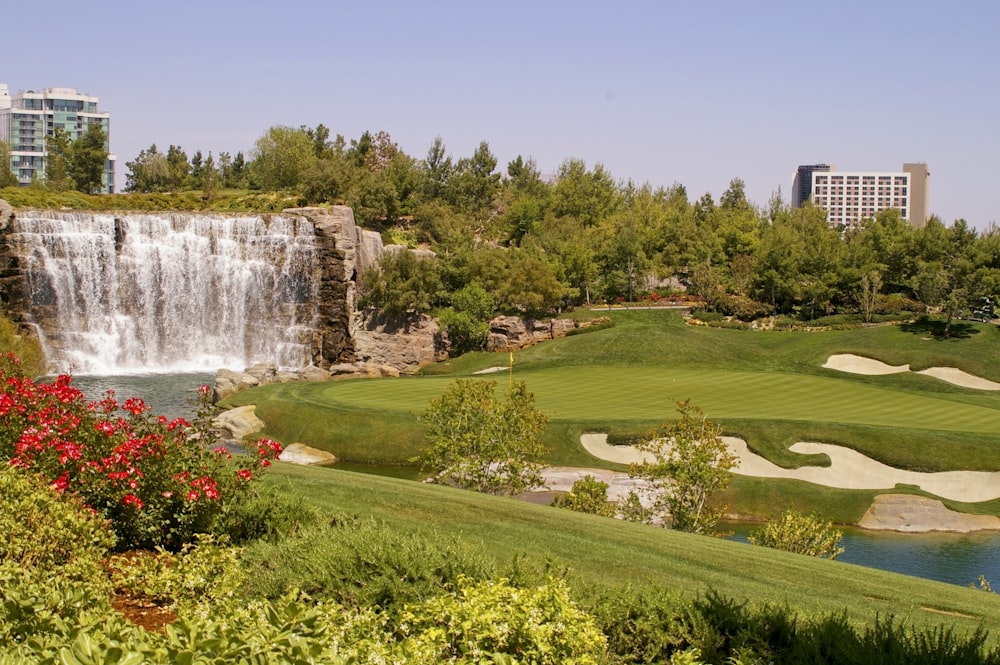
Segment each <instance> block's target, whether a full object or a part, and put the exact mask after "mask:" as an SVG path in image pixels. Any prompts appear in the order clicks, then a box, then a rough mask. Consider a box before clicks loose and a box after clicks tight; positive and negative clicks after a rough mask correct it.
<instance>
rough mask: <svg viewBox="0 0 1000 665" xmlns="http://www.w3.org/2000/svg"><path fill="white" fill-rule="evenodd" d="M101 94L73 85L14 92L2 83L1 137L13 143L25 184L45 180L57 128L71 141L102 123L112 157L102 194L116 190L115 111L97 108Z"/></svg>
mask: <svg viewBox="0 0 1000 665" xmlns="http://www.w3.org/2000/svg"><path fill="white" fill-rule="evenodd" d="M97 102H98V98H97V97H92V96H90V95H85V94H82V93H79V92H77V91H76V90H75V89H73V88H46V89H45V90H42V91H41V92H36V91H34V90H27V91H24V92H19V93H17V94H16V95H11V94H10V91H9V90H8V89H7V85H6V84H4V83H0V140H3V141H6V142H7V143H8V145H10V168H11V170H12V171H13V172H14V175H16V176H17V182H18V184H19V185H21V186H22V187H25V186H27V185H30V184H31V183H32V182H33V181H35V180H40V181H44V179H45V166H46V160H47V159H48V154H49V153H48V140H49V138H50V137H51V136H52V135H53V134H54V133H55V129H56V127H60V128H62V129H63V131H65V132H66V135H67V137H68V138H69V140H70V141H75V140H76V139H77V138H79V137H80V136H82V135H83V134H85V133H86V132H87V129H88V128H89V127H90V126H91V125H92V124H95V123H96V124H100V125H101V128H102V129H103V130H104V136H105V137H106V143H105V149H106V150H108V151H109V152H108V158H107V160H106V161H105V163H104V174H103V177H102V182H101V193H102V194H113V193H114V191H115V156H114V155H113V154H111V153H110V143H111V114H110V113H108V112H107V111H104V112H101V111H98V108H97Z"/></svg>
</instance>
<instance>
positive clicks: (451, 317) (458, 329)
mask: <svg viewBox="0 0 1000 665" xmlns="http://www.w3.org/2000/svg"><path fill="white" fill-rule="evenodd" d="M438 321H439V322H440V323H441V327H442V328H444V329H445V332H447V333H448V348H449V351H450V352H451V354H452V355H455V356H458V355H461V354H463V353H468V352H469V351H480V350H482V349H484V348H486V337H487V336H488V335H489V332H490V324H489V323H488V322H486V321H477V320H475V319H474V318H473V317H472V316H471V315H469V314H467V313H466V312H457V311H455V310H454V309H451V308H448V309H445V310H443V311H442V312H441V314H440V315H438Z"/></svg>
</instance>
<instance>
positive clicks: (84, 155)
mask: <svg viewBox="0 0 1000 665" xmlns="http://www.w3.org/2000/svg"><path fill="white" fill-rule="evenodd" d="M45 149H46V151H47V152H48V156H47V157H46V160H45V171H44V174H43V177H42V179H41V180H38V181H37V182H34V183H32V185H33V186H36V187H44V188H45V189H48V190H50V191H54V192H64V191H70V190H76V191H78V192H83V193H84V194H96V193H98V192H100V191H101V186H102V185H103V184H104V165H105V163H106V162H107V159H108V135H107V132H105V131H104V127H102V126H101V125H100V124H99V123H96V122H92V123H90V124H88V125H87V129H86V131H84V132H82V133H81V134H80V135H79V136H78V137H77V138H76V139H71V138H70V135H69V133H68V132H66V130H64V129H63V128H62V127H56V128H55V130H54V131H53V133H52V135H51V136H49V137H48V139H47V140H46V147H45ZM10 163H11V151H10V144H9V143H7V142H6V141H0V164H2V165H3V167H2V168H0V187H13V186H16V185H17V184H18V179H17V175H15V174H14V172H13V171H12V170H11V168H10Z"/></svg>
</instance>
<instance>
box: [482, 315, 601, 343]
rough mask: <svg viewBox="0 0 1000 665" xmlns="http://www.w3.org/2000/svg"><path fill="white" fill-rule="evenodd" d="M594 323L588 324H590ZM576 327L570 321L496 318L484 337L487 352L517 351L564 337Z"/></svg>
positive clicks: (575, 324)
mask: <svg viewBox="0 0 1000 665" xmlns="http://www.w3.org/2000/svg"><path fill="white" fill-rule="evenodd" d="M592 323H594V322H590V323H589V324H592ZM577 326H578V324H577V322H576V321H573V320H571V319H547V320H544V321H541V320H535V319H522V318H520V317H517V316H498V317H497V318H495V319H493V320H492V321H490V332H489V334H488V335H487V337H486V350H487V351H517V350H518V349H523V348H524V347H526V346H531V345H533V344H537V343H538V342H544V341H545V340H549V339H555V338H557V337H565V336H566V334H567V333H568V332H569V331H570V330H573V329H574V328H576V327H577Z"/></svg>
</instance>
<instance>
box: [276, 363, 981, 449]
mask: <svg viewBox="0 0 1000 665" xmlns="http://www.w3.org/2000/svg"><path fill="white" fill-rule="evenodd" d="M515 379H517V380H523V381H525V382H526V383H527V385H528V387H529V389H530V390H531V391H532V392H533V393H534V394H535V398H536V403H537V405H538V407H539V408H540V409H542V411H544V412H545V413H546V414H547V415H548V416H549V418H550V419H552V420H556V421H570V422H595V421H599V422H605V423H613V422H615V421H658V420H664V419H666V418H669V417H672V416H673V414H674V404H673V400H675V399H677V400H684V399H690V400H691V401H692V403H694V404H697V405H698V406H700V407H701V408H702V410H704V411H705V413H706V415H707V416H709V417H710V418H719V419H731V418H740V419H755V418H759V419H766V420H784V421H811V422H815V421H821V422H831V423H848V424H856V425H872V426H878V427H906V428H910V429H928V430H944V431H962V432H970V433H979V434H990V433H994V432H996V429H997V426H998V424H1000V410H997V409H995V408H990V407H986V406H979V405H973V404H962V403H956V402H954V401H952V400H950V399H941V398H939V397H935V396H932V395H919V394H913V393H904V392H899V391H893V390H889V389H884V388H878V387H874V386H871V385H863V384H858V383H853V382H850V381H847V380H840V379H832V378H825V377H817V376H807V375H802V374H780V373H773V372H772V373H765V372H746V371H726V370H713V369H706V370H693V369H661V368H652V367H567V368H565V369H551V370H541V371H536V372H523V373H515ZM452 380H453V378H451V377H449V378H444V377H427V378H410V379H403V380H378V381H353V382H338V383H328V384H300V385H299V386H296V387H294V388H292V390H291V391H290V393H289V394H288V398H293V399H298V400H302V401H303V402H308V403H312V404H327V405H334V404H337V405H341V406H344V407H352V408H369V409H377V410H382V411H397V412H403V413H412V414H418V413H421V412H422V411H424V410H425V409H426V408H427V404H428V401H429V400H430V399H431V398H433V397H436V396H437V395H439V394H440V393H441V392H442V391H443V390H444V389H445V387H446V386H447V385H448V384H449V383H450V382H451V381H452ZM479 380H495V381H497V383H498V388H501V389H502V388H505V387H506V385H507V381H508V379H507V376H506V374H502V375H492V376H491V377H489V378H481V377H480V378H479Z"/></svg>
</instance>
